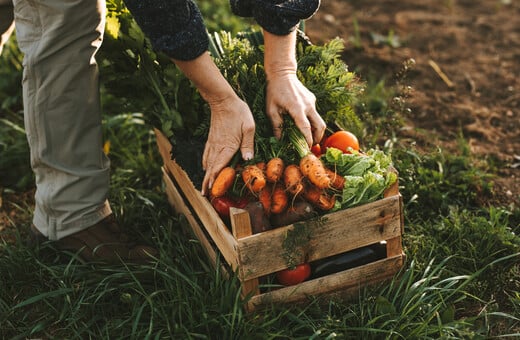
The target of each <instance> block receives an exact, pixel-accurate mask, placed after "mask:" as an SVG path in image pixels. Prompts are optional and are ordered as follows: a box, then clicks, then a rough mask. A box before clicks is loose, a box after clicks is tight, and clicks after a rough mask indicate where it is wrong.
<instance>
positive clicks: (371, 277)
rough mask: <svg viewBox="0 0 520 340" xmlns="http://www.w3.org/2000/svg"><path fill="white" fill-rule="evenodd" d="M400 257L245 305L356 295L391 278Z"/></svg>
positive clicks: (257, 298)
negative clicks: (334, 295)
mask: <svg viewBox="0 0 520 340" xmlns="http://www.w3.org/2000/svg"><path fill="white" fill-rule="evenodd" d="M403 258H404V257H403V256H402V255H401V256H394V257H391V258H387V259H384V260H379V261H375V262H372V263H369V264H367V265H364V266H360V267H356V268H352V269H348V270H345V271H342V272H339V273H335V274H331V275H327V276H324V277H321V278H317V279H314V280H310V281H305V282H302V283H300V284H299V285H296V286H289V287H284V288H281V289H277V290H273V291H271V292H268V293H263V294H259V295H256V296H253V297H252V298H251V299H250V301H249V303H250V304H251V305H252V306H253V308H258V307H260V306H263V305H267V304H270V303H273V302H275V303H284V304H286V303H294V302H301V301H303V300H305V299H306V298H307V297H309V296H320V295H328V294H330V293H333V292H341V295H348V294H349V293H357V292H359V289H360V288H361V287H363V286H367V285H372V284H376V283H378V282H381V281H383V280H386V279H389V278H391V277H392V276H393V275H395V274H396V273H397V272H398V271H399V269H400V268H401V267H402V265H403Z"/></svg>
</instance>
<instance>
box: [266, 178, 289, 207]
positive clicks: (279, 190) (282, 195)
mask: <svg viewBox="0 0 520 340" xmlns="http://www.w3.org/2000/svg"><path fill="white" fill-rule="evenodd" d="M288 203H289V198H288V197H287V193H286V192H285V188H284V187H283V185H282V184H280V183H277V184H275V185H274V187H273V194H272V195H271V210H270V212H271V213H273V214H279V213H282V212H284V211H285V209H286V208H287V205H288Z"/></svg>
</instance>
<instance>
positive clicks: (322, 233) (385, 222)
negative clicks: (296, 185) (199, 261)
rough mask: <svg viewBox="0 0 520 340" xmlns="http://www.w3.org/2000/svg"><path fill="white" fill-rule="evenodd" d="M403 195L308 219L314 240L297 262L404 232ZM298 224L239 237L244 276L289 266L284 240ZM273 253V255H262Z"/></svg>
mask: <svg viewBox="0 0 520 340" xmlns="http://www.w3.org/2000/svg"><path fill="white" fill-rule="evenodd" d="M399 209H400V205H399V196H391V197H387V198H384V199H381V200H378V201H375V202H372V203H368V204H364V205H362V206H359V207H354V208H351V209H346V210H341V211H338V212H335V213H331V214H329V215H327V216H326V219H325V220H323V221H322V222H323V223H313V222H304V224H305V225H307V228H309V230H311V234H310V240H309V242H307V244H306V245H305V247H304V248H301V249H298V250H299V251H300V254H296V253H294V254H292V255H293V256H294V258H295V259H296V262H297V263H301V262H310V261H314V260H317V259H322V258H324V257H328V256H332V255H336V254H340V253H344V252H346V251H349V250H352V249H357V248H360V247H363V246H367V245H370V244H374V243H377V242H379V241H381V240H387V239H391V238H394V237H398V236H400V235H401V215H400V210H399ZM292 229H294V225H291V226H287V227H282V228H277V229H274V230H270V231H267V232H263V233H259V234H255V235H252V236H249V237H245V238H241V239H239V240H238V253H239V260H240V263H241V265H240V273H239V274H240V275H241V277H240V278H241V279H243V280H247V279H251V278H254V277H260V276H263V275H267V274H270V273H273V272H275V271H279V270H282V269H285V268H287V260H286V258H285V257H284V246H283V243H284V240H285V239H286V237H287V233H288V232H290V231H291V230H292ZM259 254H269V256H259Z"/></svg>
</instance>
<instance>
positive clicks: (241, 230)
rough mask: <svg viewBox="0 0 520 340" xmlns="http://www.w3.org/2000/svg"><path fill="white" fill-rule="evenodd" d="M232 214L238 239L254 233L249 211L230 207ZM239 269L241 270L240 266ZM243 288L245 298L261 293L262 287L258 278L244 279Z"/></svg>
mask: <svg viewBox="0 0 520 340" xmlns="http://www.w3.org/2000/svg"><path fill="white" fill-rule="evenodd" d="M230 215H231V228H232V231H233V235H234V236H235V237H236V238H237V239H240V238H242V237H246V236H250V235H252V234H253V229H252V228H251V219H250V218H249V214H248V212H247V211H245V210H243V209H237V208H230ZM238 269H239V270H240V267H239V268H238ZM241 290H242V291H241V296H242V299H245V298H246V297H247V296H249V295H258V294H260V289H259V288H258V278H253V279H251V280H245V281H242V284H241ZM251 308H252V306H251V305H246V309H248V310H249V309H251Z"/></svg>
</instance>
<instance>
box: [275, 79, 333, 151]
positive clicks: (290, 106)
mask: <svg viewBox="0 0 520 340" xmlns="http://www.w3.org/2000/svg"><path fill="white" fill-rule="evenodd" d="M266 96H267V98H266V106H267V107H266V112H267V116H268V117H269V119H270V120H271V124H272V125H273V133H274V135H275V137H276V138H280V137H281V134H282V130H283V126H282V123H283V117H282V115H283V114H289V115H290V116H291V117H292V119H293V120H294V123H295V124H296V126H297V127H298V128H299V130H300V131H301V132H302V134H303V135H304V137H305V140H306V141H307V144H309V146H312V145H314V144H317V143H319V142H320V141H321V139H322V138H323V135H324V133H325V128H326V124H325V122H324V121H323V118H321V116H320V115H319V113H318V112H317V111H316V97H315V96H314V94H313V93H312V92H311V91H309V89H307V88H306V87H305V86H304V85H303V84H302V83H301V82H300V80H299V79H298V77H297V76H296V74H294V73H285V74H279V75H272V76H271V77H270V79H269V81H268V83H267V93H266Z"/></svg>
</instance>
